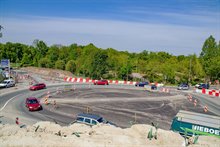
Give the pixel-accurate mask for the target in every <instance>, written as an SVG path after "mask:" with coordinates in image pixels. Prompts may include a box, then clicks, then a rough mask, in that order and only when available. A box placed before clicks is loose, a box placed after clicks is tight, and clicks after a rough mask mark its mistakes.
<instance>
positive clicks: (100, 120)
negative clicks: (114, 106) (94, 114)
mask: <svg viewBox="0 0 220 147" xmlns="http://www.w3.org/2000/svg"><path fill="white" fill-rule="evenodd" d="M97 121H98V122H99V123H102V122H105V120H104V119H103V118H102V117H101V118H99V119H98V120H97Z"/></svg>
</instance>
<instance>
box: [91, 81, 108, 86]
mask: <svg viewBox="0 0 220 147" xmlns="http://www.w3.org/2000/svg"><path fill="white" fill-rule="evenodd" d="M108 84H109V83H108V80H98V81H95V82H94V85H108Z"/></svg>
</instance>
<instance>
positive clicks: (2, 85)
mask: <svg viewBox="0 0 220 147" xmlns="http://www.w3.org/2000/svg"><path fill="white" fill-rule="evenodd" d="M13 86H15V81H14V80H12V79H10V80H9V79H8V80H4V81H3V82H2V83H0V88H8V87H13Z"/></svg>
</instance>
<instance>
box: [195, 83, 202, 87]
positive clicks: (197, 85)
mask: <svg viewBox="0 0 220 147" xmlns="http://www.w3.org/2000/svg"><path fill="white" fill-rule="evenodd" d="M201 84H203V83H199V84H196V85H195V88H199V86H200V85H201Z"/></svg>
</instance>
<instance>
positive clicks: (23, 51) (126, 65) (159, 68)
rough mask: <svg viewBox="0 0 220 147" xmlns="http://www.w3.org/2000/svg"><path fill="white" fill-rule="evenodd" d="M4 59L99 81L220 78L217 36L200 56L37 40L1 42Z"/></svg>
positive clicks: (219, 49) (171, 82) (174, 81)
mask: <svg viewBox="0 0 220 147" xmlns="http://www.w3.org/2000/svg"><path fill="white" fill-rule="evenodd" d="M192 52H193V51H192ZM0 58H1V59H10V61H11V63H13V65H14V66H19V67H27V66H35V67H45V68H54V69H62V70H67V71H70V72H72V73H73V74H75V75H76V76H83V77H90V78H96V79H99V78H106V79H122V80H137V81H138V80H140V79H137V78H134V77H132V76H131V73H139V74H141V75H142V76H143V77H144V78H145V79H148V80H149V81H151V82H155V81H157V82H163V83H166V84H176V83H179V82H188V81H189V82H190V83H192V84H195V83H197V82H207V81H214V80H216V79H220V42H218V43H217V42H216V41H215V38H214V37H213V36H210V37H209V38H207V39H206V40H205V42H204V44H203V47H202V49H201V54H200V56H199V57H197V55H195V54H192V55H188V56H185V55H179V56H174V55H172V54H169V53H166V52H149V51H147V50H144V51H143V52H141V53H129V52H127V51H117V50H115V49H112V48H108V49H101V48H97V47H96V46H95V45H93V44H92V43H90V44H88V45H86V46H82V45H77V44H71V45H69V46H62V45H52V46H47V44H46V43H45V42H44V41H41V40H34V42H33V44H32V45H25V44H21V43H11V42H7V43H5V44H2V43H0Z"/></svg>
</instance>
